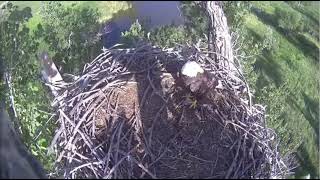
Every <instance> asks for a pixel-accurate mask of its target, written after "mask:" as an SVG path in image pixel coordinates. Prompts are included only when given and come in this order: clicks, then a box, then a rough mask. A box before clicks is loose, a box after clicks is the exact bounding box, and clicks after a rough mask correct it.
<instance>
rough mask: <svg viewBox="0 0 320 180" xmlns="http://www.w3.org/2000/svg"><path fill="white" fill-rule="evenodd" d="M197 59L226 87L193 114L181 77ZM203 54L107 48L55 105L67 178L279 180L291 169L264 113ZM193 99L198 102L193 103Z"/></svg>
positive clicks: (57, 145)
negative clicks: (283, 157)
mask: <svg viewBox="0 0 320 180" xmlns="http://www.w3.org/2000/svg"><path fill="white" fill-rule="evenodd" d="M188 60H193V61H197V62H198V63H199V64H200V65H201V66H202V67H203V68H204V69H205V70H206V71H208V72H209V73H212V74H214V75H215V76H216V77H217V78H218V79H219V80H220V81H221V82H222V84H223V87H224V89H212V90H210V91H212V92H213V94H215V95H214V97H213V98H209V97H208V98H204V99H201V100H198V99H197V106H196V107H195V108H193V107H190V103H188V102H189V101H190V99H192V98H195V97H191V96H188V95H190V93H189V91H188V89H186V88H182V87H180V86H178V84H179V83H180V82H179V78H178V76H177V73H178V72H179V71H180V69H181V67H182V65H183V64H184V63H185V62H187V61H188ZM230 74H231V73H230V72H229V70H228V69H227V68H225V67H221V66H219V64H218V63H216V62H215V60H214V59H212V58H210V56H208V54H206V53H204V50H203V49H200V48H199V47H195V46H185V47H178V48H174V49H173V48H172V49H160V48H158V47H154V46H151V45H141V46H139V47H137V48H134V49H107V50H103V53H101V54H100V55H99V56H98V57H97V58H96V59H94V60H93V61H92V62H91V63H90V64H87V65H86V66H85V68H84V70H83V72H82V74H81V76H80V77H79V78H78V79H77V80H75V81H74V82H72V83H70V84H68V85H66V86H65V87H63V88H62V90H61V91H60V95H59V96H58V97H57V98H56V99H55V103H56V104H57V107H56V112H57V115H58V124H59V128H58V130H57V131H56V135H55V137H54V140H53V142H52V145H53V147H54V150H55V153H56V155H57V157H56V158H57V165H58V166H57V167H58V169H59V170H60V172H63V176H64V177H65V178H270V177H284V176H285V175H286V174H287V173H288V168H287V166H286V163H285V162H284V160H282V158H281V156H280V155H279V152H278V148H277V147H278V146H277V144H278V142H277V137H276V134H275V132H274V131H273V130H272V129H269V128H267V127H266V126H265V116H266V115H265V107H264V106H262V105H259V104H251V100H250V99H251V98H250V92H249V89H248V85H247V84H246V83H245V80H244V79H243V76H242V75H241V71H239V72H238V75H237V76H234V75H233V76H232V75H230ZM193 100H194V99H193Z"/></svg>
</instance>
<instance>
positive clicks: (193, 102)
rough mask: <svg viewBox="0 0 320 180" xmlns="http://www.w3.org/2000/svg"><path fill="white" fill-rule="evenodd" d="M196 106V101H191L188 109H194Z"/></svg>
mask: <svg viewBox="0 0 320 180" xmlns="http://www.w3.org/2000/svg"><path fill="white" fill-rule="evenodd" d="M197 104H198V102H197V100H196V99H195V100H193V101H192V103H191V105H190V108H193V109H196V107H197Z"/></svg>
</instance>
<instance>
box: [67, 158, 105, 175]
mask: <svg viewBox="0 0 320 180" xmlns="http://www.w3.org/2000/svg"><path fill="white" fill-rule="evenodd" d="M101 163H102V162H100V161H97V162H89V163H86V164H82V165H80V166H78V167H76V168H74V169H73V170H72V171H71V172H70V174H71V173H73V172H76V171H77V170H78V169H81V168H84V167H86V166H89V165H92V164H101Z"/></svg>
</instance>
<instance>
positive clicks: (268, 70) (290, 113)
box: [245, 2, 320, 176]
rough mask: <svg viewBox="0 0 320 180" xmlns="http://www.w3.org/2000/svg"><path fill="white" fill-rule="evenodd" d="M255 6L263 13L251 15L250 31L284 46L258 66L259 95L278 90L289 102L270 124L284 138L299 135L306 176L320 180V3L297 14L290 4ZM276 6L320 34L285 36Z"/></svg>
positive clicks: (263, 3) (296, 10)
mask: <svg viewBox="0 0 320 180" xmlns="http://www.w3.org/2000/svg"><path fill="white" fill-rule="evenodd" d="M252 5H253V6H254V7H255V8H256V9H259V10H261V12H260V13H259V12H258V11H252V12H251V13H250V14H249V15H248V16H246V17H245V19H246V21H245V25H246V27H247V28H248V29H249V30H250V31H251V32H252V34H253V35H254V36H255V37H256V38H257V40H258V39H259V38H263V37H264V36H265V35H266V34H269V36H272V37H274V38H275V39H276V40H277V41H278V47H277V48H276V49H275V51H274V52H272V53H271V52H264V53H263V54H262V55H260V57H259V59H258V61H257V62H256V64H255V70H256V72H257V73H258V75H259V79H258V82H257V84H255V85H254V86H256V91H257V92H258V93H259V90H261V89H263V88H264V87H266V86H270V85H275V86H276V87H278V88H279V92H280V93H282V94H283V95H282V96H283V97H284V99H283V102H280V104H281V105H280V108H282V109H281V110H280V109H279V111H281V112H282V116H281V117H280V118H279V119H277V120H276V122H268V123H269V125H270V126H271V127H273V128H276V129H278V131H279V132H280V133H287V132H289V131H291V132H293V134H292V137H293V138H296V140H295V141H298V142H302V146H301V147H300V148H299V149H298V152H299V157H300V160H301V162H302V166H303V169H304V170H303V171H305V173H311V174H313V175H314V176H316V174H318V175H317V176H319V169H318V167H319V97H320V96H319V77H320V76H319V54H318V53H319V48H320V46H319V40H317V38H316V37H317V36H318V35H319V21H318V20H319V3H316V2H313V4H311V2H310V5H306V6H305V7H304V8H303V9H297V8H295V7H294V6H292V5H291V4H288V3H286V2H252ZM276 7H279V8H283V9H292V10H293V11H294V12H295V13H298V14H301V15H302V17H305V18H306V19H307V20H309V21H311V22H313V23H311V25H310V24H309V25H308V26H310V27H309V28H310V29H312V31H313V32H317V33H318V35H317V34H313V35H311V34H310V33H308V32H304V33H300V32H299V33H291V34H285V33H284V32H283V31H282V30H281V29H280V28H279V27H278V25H277V24H276V22H275V21H276V19H277V18H278V17H276V16H275V14H274V11H275V8H276ZM317 21H318V22H317ZM267 93H268V92H267ZM270 93H272V92H269V94H270ZM257 96H259V94H257ZM277 100H278V101H279V99H272V96H270V97H268V98H267V99H264V102H265V103H269V104H274V102H276V101H277ZM281 101H282V100H281ZM270 108H272V107H270ZM270 108H269V109H270ZM269 113H270V112H269ZM271 113H272V112H271ZM298 138H299V139H300V140H297V139H298ZM288 143H290V140H289V141H288ZM284 149H285V148H284ZM290 149H291V148H290ZM290 149H288V150H290ZM291 150H292V149H291Z"/></svg>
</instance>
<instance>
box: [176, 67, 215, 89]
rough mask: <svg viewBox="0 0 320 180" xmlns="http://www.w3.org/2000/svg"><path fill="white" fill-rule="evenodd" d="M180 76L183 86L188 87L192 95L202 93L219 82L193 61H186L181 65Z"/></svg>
mask: <svg viewBox="0 0 320 180" xmlns="http://www.w3.org/2000/svg"><path fill="white" fill-rule="evenodd" d="M181 76H182V80H183V82H184V84H185V86H186V87H187V88H190V91H191V92H192V93H194V95H203V94H205V93H206V92H208V90H210V89H212V88H215V87H217V86H218V85H220V84H221V82H220V83H219V82H218V80H217V79H216V78H215V77H214V76H213V75H212V74H210V73H208V72H207V71H205V70H204V69H203V68H202V67H201V66H200V65H199V64H198V63H197V62H195V61H188V62H186V63H185V64H184V65H183V66H182V69H181ZM220 86H221V85H220Z"/></svg>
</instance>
